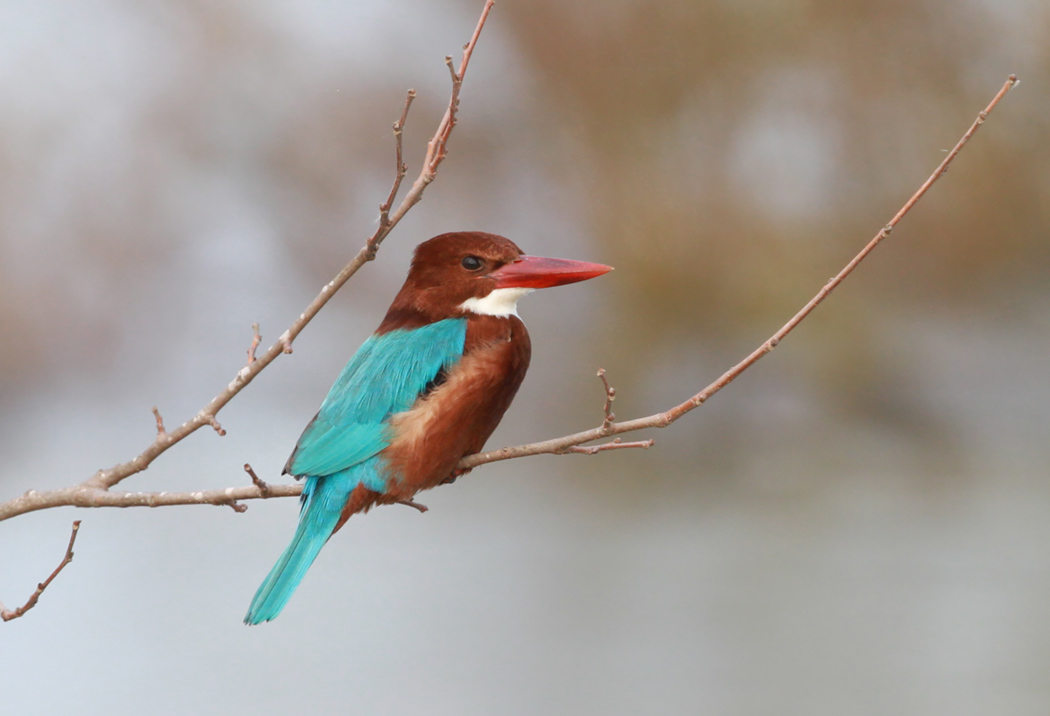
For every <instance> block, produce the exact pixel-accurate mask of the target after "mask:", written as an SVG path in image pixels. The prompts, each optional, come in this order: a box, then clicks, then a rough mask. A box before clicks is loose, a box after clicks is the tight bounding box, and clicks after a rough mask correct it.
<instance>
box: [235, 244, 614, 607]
mask: <svg viewBox="0 0 1050 716" xmlns="http://www.w3.org/2000/svg"><path fill="white" fill-rule="evenodd" d="M610 270H611V269H610V267H608V266H603V265H601V264H594V263H587V262H583V261H568V260H565V259H550V258H542V257H539V256H528V255H525V254H524V253H522V251H521V249H519V248H518V247H517V246H516V245H515V244H514V243H513V242H511V241H510V240H508V239H505V238H503V237H502V236H496V235H495V234H486V233H481V232H473V231H472V232H456V233H451V234H442V235H441V236H438V237H436V238H433V239H430V240H429V241H426V242H424V243H422V244H420V245H419V246H418V247H416V251H415V255H414V257H413V259H412V266H411V268H410V269H409V272H408V278H407V279H406V280H405V285H404V286H403V287H402V288H401V291H400V292H399V293H398V294H397V297H396V298H395V299H394V302H393V304H392V305H391V306H390V309H389V310H388V311H387V314H386V317H385V318H384V319H383V322H382V323H381V324H380V325H379V328H378V329H376V332H375V333H374V334H373V335H372V336H371V337H370V338H369V339H368V340H366V341H365V342H364V344H362V346H361V347H360V349H358V351H357V353H356V354H354V356H353V358H351V359H350V362H349V363H347V364H346V367H345V368H343V372H342V373H340V374H339V377H338V378H336V381H335V383H334V384H333V385H332V388H331V390H329V391H328V397H326V398H325V399H324V402H323V403H322V404H321V409H320V410H319V411H318V412H317V415H316V416H314V419H313V420H311V421H310V423H309V424H308V425H307V426H306V429H305V430H304V431H303V434H302V436H301V437H300V438H299V442H298V444H297V445H296V446H295V450H294V451H293V452H292V455H291V457H290V458H288V463H287V464H286V465H285V466H284V472H285V473H286V474H287V473H290V474H292V475H294V476H295V477H296V479H299V478H304V479H305V483H304V485H303V492H302V497H301V508H300V512H299V525H298V527H297V528H296V530H295V536H294V537H293V538H292V542H291V544H289V545H288V548H287V549H285V551H284V554H282V555H281V557H280V559H278V560H277V564H276V565H274V567H273V569H272V570H271V571H270V574H269V576H267V577H266V580H265V581H264V582H263V583H262V585H261V586H260V587H259V590H258V591H257V592H256V593H255V598H254V599H252V603H251V606H250V607H249V608H248V614H247V616H245V618H244V621H245V623H246V624H259V623H261V622H264V621H270V620H271V619H274V618H275V617H276V616H277V615H278V614H280V613H281V610H282V609H283V608H284V606H285V604H287V603H288V600H289V598H291V596H292V593H293V592H294V591H295V589H296V587H298V586H299V583H300V582H301V581H302V579H303V576H304V575H305V574H306V570H307V569H308V568H309V567H310V565H311V564H312V563H313V561H314V559H315V558H316V557H317V554H318V553H319V552H320V551H321V548H322V547H323V546H324V544H325V542H327V541H328V538H329V537H331V536H332V535H333V534H334V533H335V532H336V531H337V530H338V529H339V528H340V527H342V526H343V524H344V523H345V522H346V520H347V519H348V518H349V517H350V516H351V515H353V514H355V513H357V512H364V511H367V510H368V509H369V508H371V507H372V506H373V505H383V504H391V503H398V502H400V503H404V504H409V505H412V506H416V507H421V506H419V505H415V503H414V502H412V498H413V497H414V496H415V495H416V493H418V492H420V491H421V490H428V489H430V488H432V487H436V486H437V485H440V484H442V483H443V482H449V481H451V480H453V479H455V478H456V477H457V476H458V473H457V471H456V464H457V463H458V462H459V461H460V459H461V458H463V457H465V456H467V455H471V454H473V453H476V452H478V451H479V450H481V448H482V447H483V446H484V444H485V441H486V440H487V439H488V437H489V435H491V434H492V431H493V430H495V429H496V426H497V425H498V424H499V421H500V419H501V418H502V417H503V413H504V412H505V411H506V410H507V408H508V406H510V403H511V400H513V399H514V394H515V393H516V392H517V391H518V386H520V385H521V381H522V378H524V377H525V371H526V370H527V369H528V367H529V356H530V354H531V344H530V342H529V334H528V331H526V330H525V324H523V323H522V322H521V319H520V318H518V314H517V303H518V299H520V298H521V297H522V296H524V295H525V294H527V293H529V292H530V291H532V290H534V289H537V288H548V287H550V286H560V285H563V284H567V283H575V282H576V281H584V280H586V279H589V278H594V277H596V276H600V275H602V274H604V273H606V272H607V271H610ZM424 509H425V508H424Z"/></svg>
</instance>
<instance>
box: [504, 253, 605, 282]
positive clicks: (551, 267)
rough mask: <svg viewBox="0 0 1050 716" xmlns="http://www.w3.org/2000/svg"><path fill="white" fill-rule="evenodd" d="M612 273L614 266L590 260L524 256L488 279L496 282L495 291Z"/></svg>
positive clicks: (577, 279)
mask: <svg viewBox="0 0 1050 716" xmlns="http://www.w3.org/2000/svg"><path fill="white" fill-rule="evenodd" d="M610 271H612V266H604V265H602V264H592V263H589V262H587V261H570V260H569V259H548V258H544V257H543V256H522V257H521V258H520V259H518V260H517V261H512V262H510V263H509V264H504V265H503V266H500V267H499V268H498V269H496V270H495V271H493V272H492V273H490V274H489V278H494V279H496V288H550V287H551V286H561V285H563V284H566V283H576V282H577V281H586V280H587V279H589V278H594V277H596V276H601V275H602V274H603V273H609V272H610Z"/></svg>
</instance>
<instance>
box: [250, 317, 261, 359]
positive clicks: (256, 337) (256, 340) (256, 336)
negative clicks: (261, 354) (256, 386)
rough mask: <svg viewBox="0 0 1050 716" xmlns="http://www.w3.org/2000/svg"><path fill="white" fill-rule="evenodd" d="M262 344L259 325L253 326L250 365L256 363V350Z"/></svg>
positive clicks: (254, 324)
mask: <svg viewBox="0 0 1050 716" xmlns="http://www.w3.org/2000/svg"><path fill="white" fill-rule="evenodd" d="M261 342H262V335H261V334H260V333H259V324H258V323H253V324H252V344H251V345H250V346H248V365H251V364H252V363H254V362H255V349H256V348H258V347H259V344H260V343H261Z"/></svg>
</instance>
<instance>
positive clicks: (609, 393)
mask: <svg viewBox="0 0 1050 716" xmlns="http://www.w3.org/2000/svg"><path fill="white" fill-rule="evenodd" d="M598 377H599V378H601V379H602V385H603V386H605V419H604V420H602V430H609V429H611V428H612V426H613V424H614V423H615V422H616V415H615V414H614V413H613V411H612V403H613V401H614V400H616V388H614V387H612V386H611V385H609V379H608V378H606V377H605V368H599V369H598Z"/></svg>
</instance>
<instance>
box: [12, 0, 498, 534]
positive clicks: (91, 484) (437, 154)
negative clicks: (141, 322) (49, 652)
mask: <svg viewBox="0 0 1050 716" xmlns="http://www.w3.org/2000/svg"><path fill="white" fill-rule="evenodd" d="M494 4H495V2H494V0H486V2H485V6H484V8H483V9H482V11H481V17H480V19H479V20H478V24H477V26H476V27H475V29H474V33H473V35H472V36H471V38H470V42H468V43H467V45H466V46H465V47H464V49H463V59H462V61H461V62H460V65H459V71H458V72H457V73H455V78H454V81H453V83H452V95H451V97H450V99H449V104H448V107H447V108H446V110H445V115H444V117H442V119H441V122H440V123H439V124H438V128H437V131H436V132H435V133H434V137H433V138H432V139H431V140H430V142H429V143H428V144H427V153H426V157H425V159H424V161H423V167H422V169H421V171H420V174H419V178H417V179H416V181H415V183H414V184H413V185H412V188H411V189H410V190H409V192H408V194H407V195H406V196H405V198H404V200H402V202H401V204H400V205H399V206H398V207H397V209H396V210H395V211H394V212H393V213H388V212H389V207H390V206H391V205H392V204H393V202H394V200H395V199H396V195H397V193H398V190H399V189H400V186H401V179H402V178H403V172H404V171H405V169H404V164H403V162H402V159H401V130H402V129H403V127H404V122H405V120H406V119H407V116H408V108H409V105H410V104H411V102H412V99H413V98H414V97H415V92H412V91H409V93H408V96H407V98H406V100H405V106H404V109H403V110H402V112H401V117H400V119H399V120H398V122H397V124H396V129H395V134H394V137H395V139H394V141H395V145H396V148H397V161H398V167H397V172H396V173H395V179H394V184H393V188H392V190H391V192H390V194H389V196H388V197H387V201H386V202H385V203H384V206H386V210H384V209H383V207H382V206H381V207H380V220H379V223H378V225H377V227H376V229H375V231H374V232H373V233H372V235H371V236H370V237H369V238H368V239H367V240H366V241H365V245H364V246H362V247H361V249H360V250H359V251H358V252H357V254H356V255H355V256H354V258H353V260H351V261H350V263H348V264H347V265H346V266H344V267H343V269H342V270H341V271H340V272H339V273H338V274H337V275H336V276H335V278H333V279H332V280H331V281H329V282H328V283H327V284H326V285H324V286H323V287H322V288H321V292H320V293H319V294H318V295H317V297H316V298H314V300H313V301H311V302H310V304H309V305H308V306H307V307H306V310H304V311H303V312H302V313H301V314H300V315H299V318H298V320H296V321H295V322H293V323H292V325H291V326H290V327H289V328H288V329H287V330H286V331H285V332H284V333H282V334H281V335H280V337H278V339H277V341H276V342H275V343H274V344H273V345H272V346H270V347H269V348H268V349H267V350H266V351H265V352H264V353H263V354H262V355H260V356H256V357H255V360H251V357H252V351H254V348H255V347H256V346H253V348H252V349H251V351H250V352H249V361H248V364H247V365H245V366H244V367H243V368H241V369H240V370H239V371H237V373H236V375H234V377H233V380H231V381H230V383H229V384H228V385H227V386H226V388H225V389H223V390H222V391H221V392H220V393H219V394H218V395H216V396H215V397H214V398H213V399H212V400H211V402H210V403H208V404H207V405H205V406H204V407H203V408H201V410H200V411H199V412H198V413H197V414H196V415H195V416H193V418H191V419H190V420H187V421H186V422H184V423H183V424H182V425H180V426H179V427H177V428H175V429H174V430H172V431H171V432H166V433H165V434H164V435H160V434H158V435H157V437H156V439H154V441H153V442H152V443H151V444H150V445H149V446H148V447H147V448H146V449H145V450H143V451H142V453H140V454H139V455H138V456H137V457H135V458H133V459H132V460H129V461H128V462H125V463H121V464H118V465H114V466H113V467H110V468H108V469H105V470H99V471H98V472H97V473H95V475H94V476H92V477H91V478H89V479H87V480H85V481H84V482H82V483H80V484H78V485H74V486H72V487H67V488H61V489H57V490H50V491H48V492H44V493H39V492H36V491H35V490H30V491H29V492H27V493H26V494H25V495H23V496H22V497H19V498H16V499H14V500H10V501H8V502H5V503H0V521H3V520H5V519H8V518H10V517H14V516H16V515H20V514H23V513H25V512H29V511H32V510H40V509H45V508H49V507H58V506H61V505H75V506H79V507H99V506H115V507H130V506H138V505H143V504H146V505H150V506H158V505H161V504H164V505H168V504H200V503H201V502H204V503H207V504H228V503H229V502H230V501H231V498H229V497H227V498H226V499H224V500H223V499H212V498H211V497H210V496H211V495H213V494H217V493H224V492H225V491H224V490H208V491H204V492H192V493H180V495H175V494H174V493H140V492H125V493H112V494H109V490H110V489H111V488H113V487H114V486H115V485H117V484H119V483H120V482H121V481H122V480H124V479H126V478H128V477H130V476H131V475H134V474H136V473H138V472H142V471H143V470H145V469H146V468H148V467H149V466H150V464H151V463H152V462H153V461H154V460H156V459H157V457H159V456H160V455H161V454H163V453H164V452H165V451H166V450H168V448H170V447H171V446H172V445H175V444H176V443H178V442H180V441H181V440H184V439H185V438H186V437H188V436H189V435H190V434H191V433H194V432H196V431H197V430H198V429H200V428H201V427H203V426H205V425H210V426H211V427H213V428H214V429H215V431H216V432H217V433H219V435H225V430H223V428H222V426H221V425H219V422H218V420H217V419H216V417H215V416H216V415H217V414H218V413H219V411H220V410H222V409H223V408H224V407H225V406H226V404H227V403H229V402H230V401H231V400H233V398H234V397H235V396H236V395H237V394H238V393H240V392H241V391H242V390H243V389H244V388H245V387H247V385H248V384H249V383H251V382H252V380H254V379H255V377H256V376H257V375H259V373H261V372H262V371H263V370H264V369H265V368H266V367H267V366H268V365H270V363H272V362H273V361H274V360H276V359H277V357H278V356H280V355H282V354H285V353H291V352H292V344H293V343H294V341H295V339H296V337H298V335H299V334H300V333H301V332H302V331H303V329H304V328H306V326H307V324H309V323H310V321H311V320H313V318H314V316H316V315H317V313H318V312H319V311H320V310H321V309H322V308H324V306H325V304H327V303H328V301H329V300H331V298H332V296H333V295H335V293H336V291H338V290H339V289H340V288H341V287H342V286H343V284H345V283H346V282H347V280H349V279H350V277H351V276H353V275H354V274H355V273H357V271H358V269H360V268H361V267H362V266H363V265H364V264H365V263H367V262H368V261H370V260H372V259H373V258H375V255H376V251H377V250H378V248H379V245H380V244H381V243H382V241H383V239H385V238H386V237H387V235H389V233H390V232H391V231H392V230H393V228H394V227H395V226H397V224H398V222H400V221H401V219H402V218H403V217H404V215H405V214H406V213H407V212H408V210H409V209H411V208H412V207H413V206H415V205H416V204H417V203H419V201H420V199H421V198H422V196H423V192H424V191H425V190H426V187H427V186H428V185H429V184H430V182H432V181H433V180H434V177H435V176H436V174H437V168H438V165H439V164H440V163H441V161H442V160H443V159H444V158H445V155H446V153H447V151H446V146H447V144H448V139H449V136H450V135H451V133H452V129H453V127H454V126H455V123H456V113H457V110H458V107H459V92H460V87H461V86H462V84H463V78H464V76H465V75H466V71H467V65H468V64H469V62H470V57H471V55H472V54H473V52H474V47H475V46H476V45H477V41H478V38H479V37H480V35H481V31H482V29H483V28H484V26H485V21H486V19H487V18H488V15H489V11H491V9H492V6H493V5H494ZM384 216H385V218H384ZM292 487H294V488H295V489H294V492H292V491H288V492H282V493H281V494H280V495H278V494H277V488H273V490H274V494H273V495H272V496H284V495H286V494H298V493H299V489H300V488H299V486H298V485H295V486H292ZM230 489H235V488H230ZM237 489H239V488H237ZM251 490H253V494H251V495H244V496H240V495H238V497H236V499H253V498H254V499H258V498H261V497H267V496H269V495H263V494H261V492H260V490H259V489H258V488H257V487H255V486H253V487H252V488H251ZM161 495H163V496H164V498H163V499H161V497H160V496H161ZM197 495H209V497H208V498H207V499H197V498H196V496H197ZM176 497H178V499H175V498H176ZM143 500H145V501H143ZM171 500H174V501H171Z"/></svg>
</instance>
